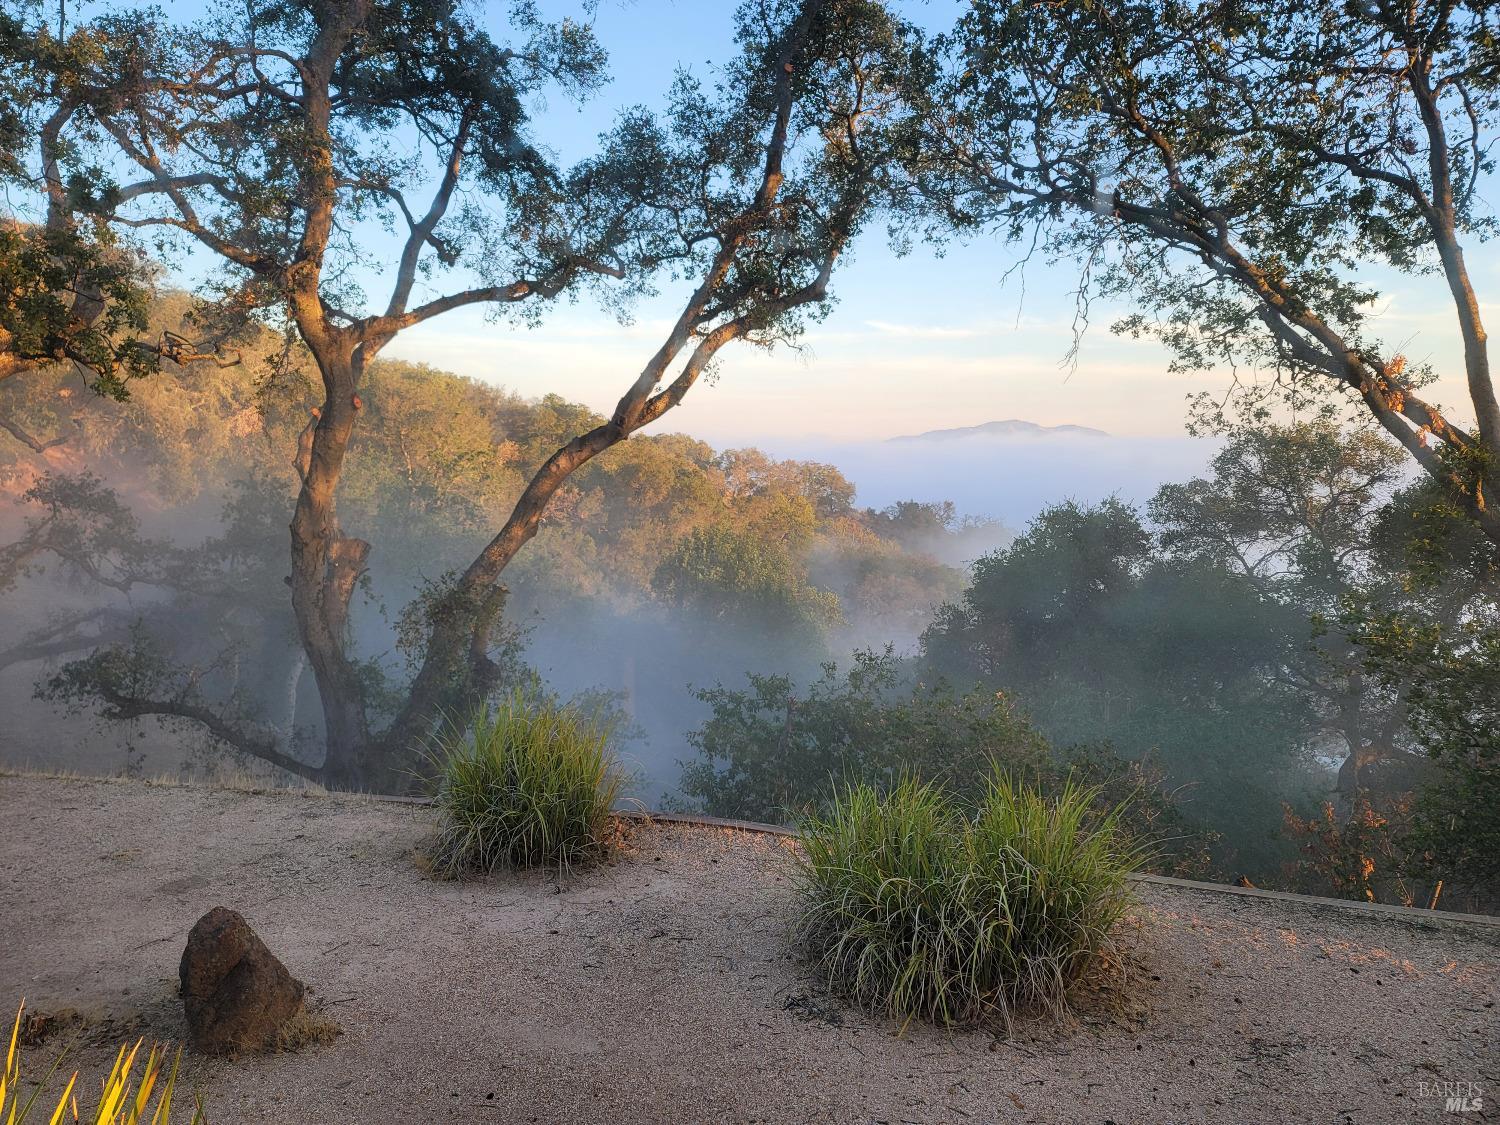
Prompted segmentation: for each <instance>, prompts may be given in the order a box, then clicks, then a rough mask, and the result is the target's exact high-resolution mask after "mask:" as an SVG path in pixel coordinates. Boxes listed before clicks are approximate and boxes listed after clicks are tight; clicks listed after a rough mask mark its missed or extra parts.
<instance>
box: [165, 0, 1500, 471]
mask: <svg viewBox="0 0 1500 1125" xmlns="http://www.w3.org/2000/svg"><path fill="white" fill-rule="evenodd" d="M539 6H540V8H541V10H542V11H543V12H544V13H546V14H548V15H554V16H561V15H565V14H576V13H579V12H581V11H583V6H582V5H581V4H580V3H579V2H578V0H539ZM167 7H168V8H169V10H170V11H171V12H172V13H173V14H174V15H179V16H182V17H183V18H191V17H192V16H194V15H196V14H198V13H201V12H202V11H203V10H204V5H203V3H202V2H201V0H179V2H177V3H172V4H168V5H167ZM476 7H478V8H482V9H483V10H484V11H485V12H486V18H490V19H493V20H495V21H496V22H497V23H498V22H499V19H498V17H499V15H500V14H501V13H502V12H503V11H504V9H505V7H506V5H503V4H494V3H490V4H483V5H476ZM903 7H904V8H905V9H906V10H907V11H908V12H909V13H910V14H911V15H912V16H913V18H915V19H917V20H918V21H919V22H920V23H923V24H924V25H927V26H929V27H939V26H946V25H947V24H949V23H950V22H951V20H952V18H953V16H954V14H955V13H956V12H957V11H959V10H960V9H961V8H962V4H961V3H959V2H957V0H933V2H932V3H920V2H916V0H912V2H910V3H906V4H904V5H903ZM733 10H734V4H733V3H732V2H731V0H633V2H632V0H623V2H622V0H601V3H600V5H599V8H598V10H597V13H596V14H595V15H594V16H593V17H592V18H593V22H594V24H595V27H596V30H597V33H598V35H599V37H600V39H601V40H602V42H603V43H604V44H605V46H606V47H607V48H608V50H609V52H610V56H611V64H612V65H611V70H612V73H613V76H614V78H613V81H612V83H611V85H609V86H608V87H606V89H605V90H604V91H603V92H602V93H601V94H599V95H598V96H597V97H596V98H595V99H594V100H593V101H592V102H591V103H590V104H588V105H586V106H584V107H583V108H581V109H580V108H578V107H575V106H574V105H572V104H571V103H569V102H568V101H567V100H566V99H563V98H560V97H554V98H553V99H552V103H551V105H550V107H549V109H548V110H547V111H546V112H544V113H542V114H540V115H539V118H538V124H539V129H538V132H539V135H540V138H541V139H542V140H543V141H544V142H545V143H546V144H548V145H550V146H551V147H553V148H555V149H556V150H557V152H558V154H559V155H560V157H562V158H563V159H564V160H572V159H575V158H577V157H579V156H582V155H584V154H585V153H586V152H588V151H589V148H590V146H591V144H592V141H593V138H594V137H595V136H596V135H597V134H598V133H599V132H601V131H602V130H604V129H605V128H607V127H608V126H609V124H610V122H611V120H612V119H613V117H614V115H615V113H616V112H617V111H618V110H619V109H620V108H622V107H625V106H629V105H633V104H645V105H648V106H660V105H662V104H663V101H664V95H665V93H666V91H667V90H668V88H669V86H670V84H671V81H672V77H673V73H674V70H675V68H676V67H677V66H679V65H682V66H686V67H689V68H690V69H692V70H694V71H695V72H697V73H699V74H702V75H706V72H707V69H708V68H707V65H706V64H707V63H708V61H709V60H717V59H724V58H727V57H729V56H730V54H731V53H732V50H733V45H732V41H731V26H732V21H731V17H732V13H733ZM1487 249H1488V248H1484V247H1477V248H1475V249H1474V250H1472V251H1471V255H1472V257H1473V259H1474V260H1473V262H1472V265H1473V267H1474V270H1475V273H1476V281H1477V282H1478V283H1479V285H1480V291H1481V294H1484V293H1486V292H1495V291H1496V289H1497V287H1500V260H1497V256H1496V255H1495V254H1493V253H1489V252H1487ZM1014 260H1015V259H1014V255H1013V253H1012V251H1011V250H1010V249H1009V248H1007V247H1005V246H1003V245H1002V244H1000V243H998V242H995V241H981V242H977V243H975V244H972V245H967V246H954V247H949V248H948V251H947V253H946V256H943V257H938V256H937V255H935V254H934V253H932V252H931V251H930V250H919V251H917V252H915V253H913V254H912V255H910V256H908V257H906V258H897V257H896V256H895V255H894V254H892V253H891V251H890V250H889V249H888V248H887V247H886V246H885V244H884V241H883V237H882V234H881V232H880V231H878V230H876V231H871V232H870V233H869V234H867V235H866V236H865V238H864V239H863V240H862V242H861V243H859V244H858V245H857V246H856V247H855V249H854V251H853V253H852V254H851V255H850V256H849V258H848V259H847V260H846V261H845V262H844V264H843V266H842V268H841V269H840V270H839V272H838V273H837V274H836V275H835V278H834V283H833V287H832V288H833V293H834V295H835V297H836V299H837V302H838V303H837V307H836V308H835V310H834V312H833V313H832V315H831V316H830V317H829V318H828V319H827V320H826V321H825V322H824V323H823V324H821V325H818V326H816V327H815V328H814V329H813V330H812V331H811V332H810V333H809V335H808V336H807V338H806V341H805V343H806V349H805V353H804V354H800V355H799V354H795V353H791V352H788V351H785V350H782V351H778V352H775V353H772V354H769V355H768V354H766V353H764V352H760V351H758V350H755V349H752V348H747V347H743V346H740V347H731V348H729V349H726V350H725V351H724V352H722V353H721V356H722V363H721V365H720V373H719V378H718V380H717V381H716V382H715V383H713V384H710V385H700V386H699V387H697V388H695V389H694V390H693V392H692V393H691V394H690V395H689V396H688V399H687V401H686V402H685V403H684V404H683V406H681V407H680V408H679V409H678V410H676V411H674V412H673V413H672V414H671V415H669V416H668V417H667V419H665V420H664V421H663V423H660V424H659V425H658V427H657V428H659V429H663V428H664V429H671V430H684V431H687V432H689V433H692V434H694V435H696V436H699V437H703V438H706V439H709V440H711V441H713V442H714V443H716V444H719V445H734V444H745V443H750V442H761V443H765V444H767V445H770V446H780V447H781V448H783V449H792V448H796V449H798V450H802V451H807V452H803V455H808V452H810V451H812V450H814V449H816V447H817V445H818V443H819V442H820V441H828V440H831V441H836V442H844V443H847V442H854V441H860V440H864V439H868V438H884V437H889V436H892V435H896V434H903V433H913V432H918V431H923V430H929V429H936V428H945V427H954V426H964V425H972V424H975V423H979V422H985V421H990V420H994V419H999V418H1024V419H1029V420H1031V421H1035V422H1040V423H1043V424H1058V423H1064V422H1071V423H1078V424H1081V425H1086V426H1093V427H1097V428H1099V429H1103V430H1107V431H1109V432H1111V433H1113V434H1120V435H1130V436H1140V437H1153V436H1168V435H1178V434H1180V433H1181V432H1182V420H1183V416H1184V398H1185V396H1186V395H1187V394H1188V393H1190V392H1192V391H1195V390H1202V389H1219V388H1221V387H1222V386H1223V385H1224V382H1225V380H1224V378H1223V377H1215V376H1213V375H1207V376H1196V377H1190V376H1184V375H1174V374H1170V373H1169V372H1167V370H1166V356H1165V353H1164V352H1163V351H1162V349H1160V348H1159V347H1157V346H1156V345H1154V344H1151V343H1149V342H1137V341H1132V340H1129V339H1123V338H1120V337H1116V336H1114V335H1112V334H1111V333H1110V332H1109V330H1108V325H1109V322H1110V321H1111V320H1112V319H1113V317H1114V315H1116V314H1118V313H1119V312H1121V311H1124V310H1120V309H1108V308H1104V307H1100V306H1096V307H1095V308H1094V310H1093V316H1092V320H1093V327H1092V328H1091V329H1090V331H1089V333H1088V334H1087V336H1086V338H1085V342H1084V345H1083V348H1082V350H1081V352H1080V354H1079V356H1078V360H1077V363H1076V366H1075V367H1073V368H1071V369H1070V368H1068V367H1065V366H1064V362H1063V361H1064V357H1065V355H1066V353H1067V352H1068V349H1069V345H1070V343H1071V340H1072V329H1071V321H1072V314H1073V299H1072V294H1071V286H1072V284H1073V282H1074V279H1075V276H1076V273H1075V268H1074V267H1073V266H1071V265H1070V264H1067V263H1064V264H1061V265H1058V266H1048V265H1047V264H1046V263H1045V262H1042V261H1036V262H1033V263H1032V264H1031V265H1029V266H1028V268H1027V270H1026V273H1025V278H1024V282H1025V284H1024V299H1023V288H1022V285H1021V284H1020V281H1019V279H1018V278H1016V277H1013V278H1012V279H1011V281H1010V283H1009V284H1007V285H1005V286H1004V287H1002V285H1001V281H1000V279H1001V275H1002V274H1004V273H1005V271H1006V269H1007V268H1008V267H1009V266H1010V265H1012V264H1013V262H1014ZM1392 282H1393V284H1392V285H1389V286H1387V293H1386V295H1385V298H1384V300H1383V303H1382V306H1381V307H1382V309H1383V310H1384V313H1383V315H1382V318H1381V319H1382V323H1383V324H1384V325H1385V326H1386V328H1385V330H1384V336H1385V338H1386V342H1387V343H1388V344H1391V345H1394V346H1396V347H1397V348H1398V349H1399V350H1401V351H1403V352H1404V353H1405V354H1406V355H1407V356H1408V358H1410V359H1411V360H1413V361H1415V362H1421V361H1423V360H1428V361H1431V362H1433V363H1435V364H1436V366H1437V368H1438V369H1439V370H1440V371H1448V372H1455V373H1456V372H1457V371H1458V370H1459V365H1458V358H1459V353H1458V349H1457V347H1456V336H1457V333H1456V328H1455V325H1454V318H1453V313H1452V309H1451V305H1449V304H1447V303H1445V300H1444V299H1445V297H1446V293H1445V292H1444V291H1443V290H1442V289H1441V288H1440V287H1439V286H1437V285H1436V284H1434V283H1432V282H1419V281H1414V280H1413V279H1407V278H1397V279H1392ZM680 296H681V294H680V291H673V292H669V293H666V294H664V295H663V296H662V297H660V298H657V299H655V300H652V301H649V302H643V303H641V304H640V305H638V306H637V308H636V310H635V321H634V323H633V324H631V325H628V326H620V325H619V324H617V323H615V322H614V321H613V320H612V318H611V317H610V316H609V315H608V314H604V313H601V312H600V311H599V310H597V309H596V308H594V307H593V305H592V304H590V303H588V302H587V301H585V302H583V303H580V304H578V305H574V306H566V307H561V308H558V309H556V310H554V311H553V312H552V313H551V314H550V315H549V316H548V318H547V320H546V322H545V323H544V324H543V325H542V326H541V327H540V328H537V329H530V330H528V329H524V328H519V329H518V328H512V327H509V326H505V325H495V324H489V323H487V322H486V321H485V318H484V316H483V314H482V312H480V311H478V310H476V309H467V310H461V311H459V312H456V313H451V314H449V315H447V316H444V317H441V318H439V319H437V320H434V321H430V322H428V323H427V324H425V325H422V326H420V327H419V328H417V329H414V330H411V331H409V332H407V333H404V334H403V335H402V336H401V337H399V338H398V339H397V341H396V342H394V343H393V344H392V345H391V346H390V347H389V348H388V350H387V353H386V354H388V355H392V356H397V357H402V358H409V359H416V360H423V361H426V362H428V363H431V364H433V365H435V366H438V367H443V368H447V369H450V370H453V371H457V372H460V373H462V374H465V375H470V376H474V377H476V378H480V379H485V380H489V381H492V382H495V383H499V384H503V385H505V386H507V387H510V388H512V389H514V390H517V391H519V392H521V393H523V394H526V395H539V394H543V393H546V392H549V391H555V392H557V393H560V394H562V395H564V396H566V397H568V398H570V399H575V400H579V401H583V402H586V403H588V404H589V405H590V406H592V407H594V408H595V409H597V410H599V411H601V412H604V413H608V412H609V411H610V410H611V409H612V408H613V405H614V402H615V400H616V399H617V398H618V397H619V395H620V393H621V392H622V391H623V389H624V388H625V387H626V386H627V385H628V384H629V382H630V381H631V379H632V378H633V377H634V376H635V374H636V373H637V372H638V370H639V369H640V367H641V366H642V364H643V363H644V362H645V360H646V359H647V358H648V356H649V355H650V353H651V352H652V351H653V350H654V349H655V347H656V345H657V344H658V343H659V342H660V339H661V337H662V334H663V329H664V326H665V324H666V323H667V321H668V320H669V318H670V317H672V316H673V315H675V311H676V307H677V302H676V301H674V300H673V297H677V298H678V299H679V300H680ZM1487 307H1488V309H1489V311H1490V313H1491V316H1492V318H1493V317H1494V316H1495V307H1494V306H1493V305H1490V306H1487ZM1434 397H1436V398H1437V399H1438V401H1440V402H1443V403H1446V404H1448V405H1449V406H1452V405H1454V404H1456V403H1461V402H1462V401H1463V395H1462V393H1461V384H1460V383H1459V381H1458V380H1456V379H1455V378H1453V377H1452V376H1449V377H1447V378H1445V379H1444V380H1443V382H1442V384H1440V386H1439V387H1438V389H1437V390H1436V391H1435V392H1434ZM1463 413H1464V411H1462V410H1459V411H1456V416H1462V414H1463Z"/></svg>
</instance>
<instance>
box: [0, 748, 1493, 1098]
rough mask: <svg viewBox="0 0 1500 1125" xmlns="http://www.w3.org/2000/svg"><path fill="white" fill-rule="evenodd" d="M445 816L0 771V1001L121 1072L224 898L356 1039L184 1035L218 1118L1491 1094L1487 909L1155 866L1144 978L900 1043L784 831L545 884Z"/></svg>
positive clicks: (649, 842)
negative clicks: (1201, 876) (24, 1004)
mask: <svg viewBox="0 0 1500 1125" xmlns="http://www.w3.org/2000/svg"><path fill="white" fill-rule="evenodd" d="M431 830H432V814H431V813H430V812H429V811H427V810H425V809H420V808H414V807H410V806H401V805H392V804H384V803H372V802H368V801H363V800H360V799H358V798H329V797H315V796H300V795H294V794H268V795H249V794H244V793H234V792H226V791H207V790H195V789H182V788H169V787H162V786H150V785H146V784H142V783H139V782H124V781H78V780H73V781H60V780H48V779H41V778H15V777H9V778H0V1002H4V1003H14V1002H15V1001H16V1000H17V999H19V997H20V996H22V995H24V996H25V997H26V999H27V1001H28V1005H29V1006H31V1007H32V1008H34V1009H38V1010H46V1011H57V1010H60V1009H64V1008H72V1009H77V1010H78V1011H79V1012H81V1013H83V1015H84V1016H85V1017H86V1018H87V1024H86V1026H85V1028H84V1030H83V1031H82V1032H81V1034H82V1036H83V1041H82V1043H81V1045H80V1046H79V1047H78V1048H77V1050H78V1055H77V1060H76V1063H75V1065H82V1066H84V1067H85V1068H86V1073H88V1074H92V1073H93V1072H94V1070H95V1069H97V1068H98V1067H100V1066H101V1064H102V1065H103V1066H104V1067H105V1068H106V1069H107V1061H105V1060H104V1059H103V1056H104V1054H105V1052H109V1053H111V1054H112V1052H113V1047H112V1044H113V1043H114V1042H117V1041H118V1040H119V1039H120V1038H123V1037H124V1036H125V1035H127V1034H131V1035H133V1034H145V1035H147V1036H157V1037H177V1036H180V1035H181V1033H182V1023H181V1014H180V1006H179V1004H178V1002H177V1000H176V999H175V986H176V971H177V959H178V957H179V955H180V952H181V948H182V943H183V941H184V939H185V936H186V933H187V930H188V929H189V927H190V926H191V925H192V923H193V922H194V921H195V920H196V919H197V918H198V917H199V916H200V915H201V914H202V913H203V912H204V911H206V910H208V909H209V908H210V907H212V906H214V905H217V904H220V903H222V904H224V905H228V906H231V907H234V908H235V909H238V910H240V911H241V912H242V913H244V914H245V915H246V916H247V917H248V918H249V920H250V922H251V924H252V925H254V926H255V927H256V928H257V930H258V931H259V932H260V934H261V935H262V936H263V937H264V938H265V939H266V941H267V942H268V944H269V945H270V946H271V948H272V949H273V950H274V951H275V952H276V953H277V954H278V955H279V956H280V957H281V958H282V959H283V960H284V961H285V962H286V963H287V965H288V967H289V968H291V970H292V971H293V972H294V973H295V974H296V975H297V976H299V977H301V978H302V979H303V980H304V981H306V982H307V983H308V984H309V985H310V986H311V987H312V989H313V992H312V1002H313V1005H314V1007H315V1008H316V1009H320V1010H321V1012H322V1014H324V1015H325V1016H329V1017H332V1018H334V1019H336V1020H337V1021H338V1022H339V1023H340V1024H341V1025H342V1026H343V1035H342V1036H341V1037H340V1038H338V1039H337V1040H335V1041H334V1042H332V1043H331V1044H328V1045H324V1046H314V1047H310V1048H308V1049H306V1050H304V1051H302V1052H300V1053H296V1054H281V1055H276V1056H271V1057H266V1058H253V1059H241V1060H238V1061H228V1060H202V1059H191V1060H189V1063H188V1064H187V1066H186V1074H187V1078H188V1080H189V1081H190V1082H191V1084H193V1085H195V1086H196V1087H198V1088H199V1089H200V1090H201V1092H202V1094H203V1095H204V1097H205V1099H206V1101H207V1103H208V1105H209V1108H210V1110H211V1117H212V1120H213V1121H214V1123H215V1125H233V1123H235V1122H248V1121H262V1122H339V1123H350V1122H438V1121H475V1122H512V1121H521V1122H529V1121H536V1122H592V1121H601V1122H602V1121H612V1122H658V1121H746V1122H749V1121H755V1122H804V1121H806V1122H812V1121H817V1122H825V1121H827V1122H871V1121H878V1122H948V1121H953V1122H967V1121H975V1122H977V1121H986V1122H988V1121H1006V1122H1023V1121H1036V1122H1044V1121H1045V1122H1053V1121H1056V1122H1081V1121H1092V1122H1106V1121H1112V1122H1119V1123H1122V1125H1123V1123H1125V1122H1177V1121H1182V1122H1187V1121H1194V1122H1197V1121H1223V1122H1249V1121H1266V1122H1278V1121H1280V1122H1304V1121H1305V1122H1335V1121H1337V1122H1345V1121H1349V1122H1385V1121H1392V1122H1395V1121H1412V1120H1441V1119H1447V1120H1458V1119H1459V1118H1454V1117H1445V1114H1444V1103H1443V1099H1442V1097H1439V1096H1436V1095H1435V1093H1434V1090H1435V1089H1436V1086H1437V1084H1438V1083H1439V1082H1442V1081H1448V1082H1460V1083H1472V1084H1475V1086H1477V1087H1482V1088H1483V1089H1482V1091H1480V1095H1481V1096H1483V1097H1484V1100H1485V1104H1486V1106H1487V1107H1488V1108H1487V1109H1486V1110H1485V1111H1484V1114H1485V1116H1487V1117H1490V1118H1491V1119H1493V1117H1494V1116H1495V1115H1496V1109H1495V1106H1496V1104H1497V1102H1496V1099H1500V1058H1497V1022H1496V1008H1495V999H1496V992H1497V983H1500V980H1497V978H1500V973H1497V970H1500V946H1497V943H1500V930H1496V929H1493V928H1485V927H1479V926H1462V925H1457V924H1443V925H1434V924H1425V923H1417V922H1413V921H1407V920H1402V919H1391V918H1389V917H1378V916H1377V917H1368V916H1364V915H1360V914H1356V913H1351V912H1347V911H1339V910H1334V909H1330V908H1326V907H1315V906H1303V905H1295V904H1286V903H1281V902H1266V901H1261V900H1254V899H1245V898H1238V897H1234V896H1231V895H1227V894H1220V893H1206V892H1196V891H1190V890H1184V889H1180V888H1172V887H1162V886H1143V887H1142V889H1141V895H1142V901H1141V906H1140V909H1139V911H1138V915H1139V917H1138V919H1137V920H1136V924H1135V926H1134V928H1133V930H1132V933H1133V936H1132V938H1131V940H1132V942H1133V944H1134V945H1135V947H1136V954H1137V956H1138V958H1139V966H1138V968H1137V969H1136V970H1135V971H1136V973H1137V980H1136V988H1135V992H1134V993H1133V995H1134V996H1135V999H1134V1000H1133V1001H1131V1002H1119V1003H1115V1004H1113V1005H1112V1006H1109V1007H1096V1008H1095V1009H1094V1010H1093V1012H1092V1013H1091V1014H1086V1015H1085V1016H1084V1018H1083V1019H1082V1021H1081V1022H1080V1023H1079V1024H1078V1025H1077V1026H1076V1027H1073V1028H1072V1029H1070V1030H1067V1031H1065V1032H1057V1031H1053V1030H1048V1029H1046V1028H1041V1027H1022V1028H1018V1029H1017V1030H1016V1031H1015V1033H1014V1034H1013V1035H1012V1036H1011V1037H1009V1038H1004V1037H1002V1036H999V1035H997V1034H992V1033H964V1034H946V1033H943V1032H939V1031H935V1030H932V1029H929V1028H923V1027H912V1028H909V1029H907V1030H906V1032H905V1033H904V1034H897V1031H898V1029H897V1028H895V1027H893V1026H892V1025H890V1024H888V1023H886V1022H883V1021H880V1020H875V1019H871V1018H868V1017H865V1016H862V1015H859V1014H857V1013H852V1012H849V1011H846V1010H844V1009H842V1008H841V1007H840V1006H839V1005H838V1004H837V1003H835V1002H833V1001H831V1000H830V999H828V998H827V997H826V996H824V995H823V993H822V989H821V988H820V987H819V985H818V982H817V981H815V980H813V979H811V978H810V977H809V975H808V974H807V973H806V971H805V970H804V969H802V968H801V967H800V966H799V965H798V963H797V962H796V961H795V959H794V958H792V957H791V956H790V954H789V951H788V950H787V948H786V945H785V940H786V939H785V930H786V922H787V919H788V918H789V916H790V914H791V912H792V909H793V900H792V895H791V889H790V885H789V867H790V865H789V856H788V853H787V850H786V848H787V846H788V845H787V844H786V842H785V841H784V840H783V839H781V838H778V837H774V836H766V835H760V834H754V833H747V832H738V831H730V830H723V829H712V828H704V827H684V826H676V825H660V824H659V825H655V826H651V827H642V828H637V829H634V830H633V831H631V832H630V834H629V838H628V841H627V846H626V848H625V849H624V851H623V852H622V853H621V854H620V856H619V859H618V860H617V862H615V863H614V864H612V865H609V866H606V867H601V868H599V869H596V870H594V871H591V872H587V873H582V874H575V875H574V876H572V877H570V878H569V879H568V880H566V882H565V884H564V885H563V886H561V887H559V886H558V885H557V883H556V881H555V880H553V879H550V878H547V877H542V876H528V877H513V876H507V877H500V878H495V879H493V880H486V881H482V882H474V883H465V884H455V883H442V882H436V881H434V880H432V879H430V878H429V877H428V876H427V875H425V874H424V873H423V871H422V869H421V865H420V859H419V857H420V853H421V848H422V845H423V842H424V840H425V839H426V838H427V837H428V836H429V834H430V833H431ZM7 997H9V998H10V999H9V1000H6V998H7ZM68 1038H69V1033H66V1032H65V1033H61V1034H58V1035H54V1036H53V1037H52V1038H51V1039H48V1040H47V1041H45V1042H44V1043H43V1044H42V1045H40V1046H37V1047H33V1048H32V1049H31V1051H30V1054H29V1059H30V1063H31V1067H33V1068H34V1067H36V1066H38V1065H40V1064H41V1063H43V1061H44V1060H48V1059H50V1056H51V1054H52V1053H53V1052H54V1051H55V1050H56V1049H58V1048H59V1047H60V1045H61V1044H62V1043H64V1042H65V1041H67V1039H68ZM1467 1116H1468V1117H1469V1118H1473V1117H1475V1116H1476V1115H1475V1114H1469V1115H1467Z"/></svg>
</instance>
